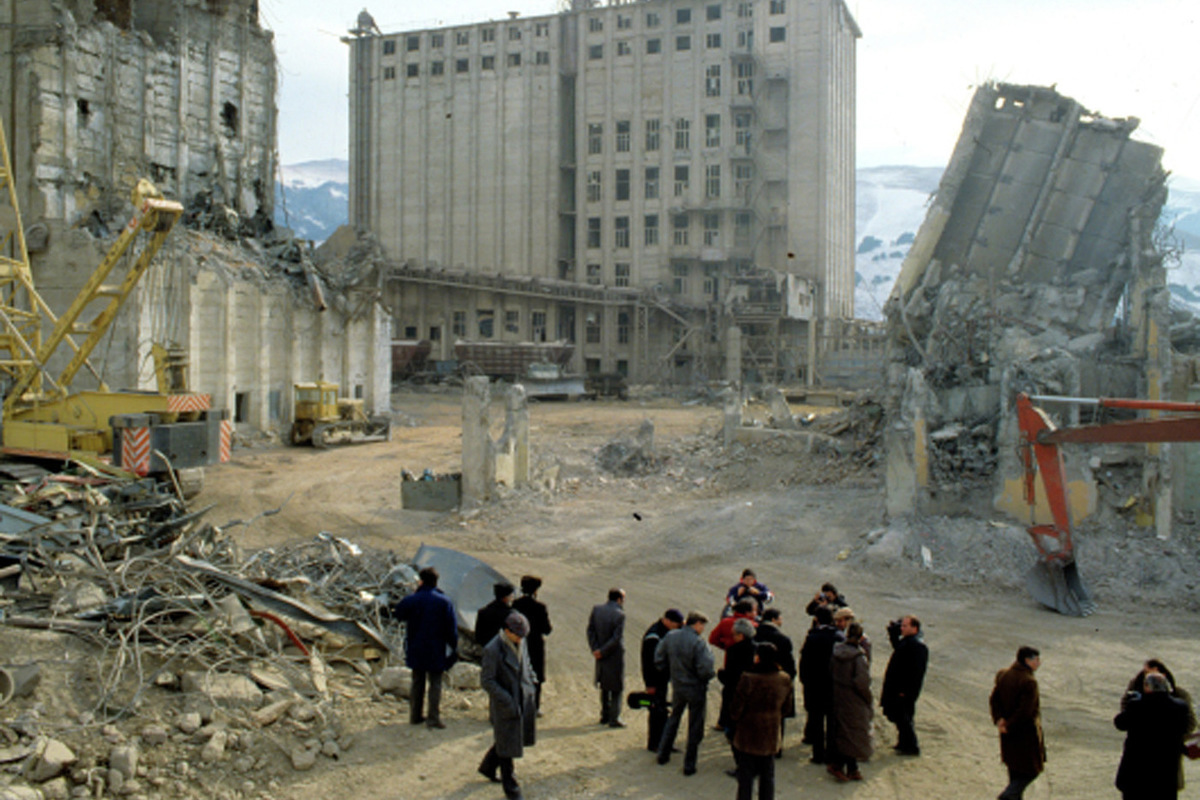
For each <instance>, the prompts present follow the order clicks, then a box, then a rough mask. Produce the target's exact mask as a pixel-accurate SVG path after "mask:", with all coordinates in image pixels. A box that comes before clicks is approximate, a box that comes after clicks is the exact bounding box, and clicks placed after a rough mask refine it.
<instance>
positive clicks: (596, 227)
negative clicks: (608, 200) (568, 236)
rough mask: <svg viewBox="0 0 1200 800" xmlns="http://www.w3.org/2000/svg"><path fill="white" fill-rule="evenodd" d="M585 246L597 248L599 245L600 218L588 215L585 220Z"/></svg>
mask: <svg viewBox="0 0 1200 800" xmlns="http://www.w3.org/2000/svg"><path fill="white" fill-rule="evenodd" d="M587 246H588V247H591V248H593V249H594V248H597V247H599V246H600V218H599V217H588V221H587Z"/></svg>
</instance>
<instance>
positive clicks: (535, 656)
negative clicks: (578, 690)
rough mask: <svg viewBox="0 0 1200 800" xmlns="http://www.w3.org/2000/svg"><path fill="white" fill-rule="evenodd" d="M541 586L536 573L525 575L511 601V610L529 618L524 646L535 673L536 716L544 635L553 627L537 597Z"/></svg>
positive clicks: (542, 681) (539, 704) (543, 677)
mask: <svg viewBox="0 0 1200 800" xmlns="http://www.w3.org/2000/svg"><path fill="white" fill-rule="evenodd" d="M540 588H542V579H541V578H539V577H537V576H536V575H525V576H522V578H521V596H520V597H518V598H517V599H516V600H514V601H513V604H512V607H513V611H520V612H521V614H523V615H524V616H525V619H527V620H529V635H528V636H526V637H525V646H526V647H527V648H529V663H530V664H532V665H533V674H534V675H537V698H536V701H537V709H538V716H539V717H540V716H541V715H542V687H543V686H545V685H546V637H547V636H549V635H550V633H551V631H552V630H553V628H551V626H550V611H549V610H548V609H547V608H546V604H545V603H543V602H542V601H540V600H538V599H537V593H538V589H540Z"/></svg>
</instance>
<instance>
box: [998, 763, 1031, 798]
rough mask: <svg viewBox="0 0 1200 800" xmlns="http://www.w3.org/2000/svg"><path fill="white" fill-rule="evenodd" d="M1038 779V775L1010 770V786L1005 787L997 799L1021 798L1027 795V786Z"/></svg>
mask: <svg viewBox="0 0 1200 800" xmlns="http://www.w3.org/2000/svg"><path fill="white" fill-rule="evenodd" d="M1036 779H1037V775H1025V774H1023V773H1020V772H1013V771H1012V769H1011V768H1010V769H1009V770H1008V786H1005V787H1004V791H1003V792H1001V793H1000V796H999V797H998V798H997V800H1021V798H1022V797H1024V796H1025V787H1027V786H1028V785H1029V784H1031V783H1033V782H1034V781H1035V780H1036Z"/></svg>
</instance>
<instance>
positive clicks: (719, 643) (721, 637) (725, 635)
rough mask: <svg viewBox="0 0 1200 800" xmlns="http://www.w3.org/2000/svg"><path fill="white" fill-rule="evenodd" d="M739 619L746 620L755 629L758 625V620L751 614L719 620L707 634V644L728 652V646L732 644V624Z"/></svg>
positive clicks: (736, 615) (735, 615)
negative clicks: (752, 624)
mask: <svg viewBox="0 0 1200 800" xmlns="http://www.w3.org/2000/svg"><path fill="white" fill-rule="evenodd" d="M739 619H748V620H750V621H751V622H752V623H754V625H755V626H756V627H757V625H758V620H757V619H756V618H755V616H754V614H753V613H750V614H734V615H732V616H729V617H726V618H725V619H723V620H721V621H720V622H718V623H717V624H716V625H715V626H714V627H713V629H712V632H711V633H709V634H708V643H709V644H711V645H712V646H713V647H719V648H720V649H722V650H728V649H729V646H730V645H731V644H733V623H735V622H737V621H738V620H739Z"/></svg>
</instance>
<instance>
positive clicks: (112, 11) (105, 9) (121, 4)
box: [96, 0, 133, 31]
mask: <svg viewBox="0 0 1200 800" xmlns="http://www.w3.org/2000/svg"><path fill="white" fill-rule="evenodd" d="M96 16H98V17H100V19H102V20H105V21H106V22H111V23H112V24H113V25H116V26H117V27H118V28H120V29H121V30H126V31H127V30H129V29H130V27H132V26H133V0H96Z"/></svg>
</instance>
